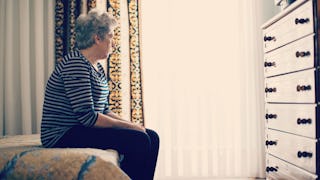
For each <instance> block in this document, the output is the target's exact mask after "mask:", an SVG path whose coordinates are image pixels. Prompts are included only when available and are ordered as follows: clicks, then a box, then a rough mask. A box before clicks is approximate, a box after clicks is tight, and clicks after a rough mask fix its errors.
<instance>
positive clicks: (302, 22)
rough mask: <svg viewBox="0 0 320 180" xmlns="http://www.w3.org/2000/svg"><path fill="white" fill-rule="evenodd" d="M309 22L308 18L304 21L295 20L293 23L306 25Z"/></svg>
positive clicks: (301, 19)
mask: <svg viewBox="0 0 320 180" xmlns="http://www.w3.org/2000/svg"><path fill="white" fill-rule="evenodd" d="M309 21H310V20H309V18H305V19H304V18H300V19H299V18H296V19H295V21H294V22H295V23H296V24H304V23H308V22H309Z"/></svg>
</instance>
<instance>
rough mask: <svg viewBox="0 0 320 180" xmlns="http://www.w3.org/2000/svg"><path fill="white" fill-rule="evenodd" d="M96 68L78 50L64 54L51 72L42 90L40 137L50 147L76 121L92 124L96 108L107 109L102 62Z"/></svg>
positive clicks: (77, 123)
mask: <svg viewBox="0 0 320 180" xmlns="http://www.w3.org/2000/svg"><path fill="white" fill-rule="evenodd" d="M98 69H99V70H98V71H97V70H96V69H95V68H94V67H93V66H92V64H91V63H90V62H89V61H88V60H87V59H86V58H85V57H84V56H83V55H82V54H81V53H80V52H79V51H75V52H72V53H70V54H68V55H66V56H65V57H64V60H63V61H61V62H60V63H59V64H58V65H57V66H56V68H55V70H54V71H53V73H52V74H51V76H50V78H49V80H48V82H47V86H46V92H45V98H44V104H43V113H42V122H41V141H42V144H43V146H45V147H52V146H54V145H55V143H56V142H57V141H58V140H59V139H60V138H61V137H62V136H63V135H64V134H65V133H66V131H68V130H69V129H70V128H72V127H73V126H76V125H82V126H86V127H92V126H93V125H94V124H95V123H96V120H97V117H98V112H100V113H104V114H106V113H107V112H108V111H109V106H108V95H109V88H108V83H107V79H106V77H105V74H104V70H103V68H102V66H101V65H100V64H99V63H98Z"/></svg>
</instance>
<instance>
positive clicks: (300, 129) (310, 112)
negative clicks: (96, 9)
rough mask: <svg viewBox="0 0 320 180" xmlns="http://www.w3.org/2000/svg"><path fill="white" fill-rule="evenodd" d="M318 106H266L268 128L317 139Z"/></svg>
mask: <svg viewBox="0 0 320 180" xmlns="http://www.w3.org/2000/svg"><path fill="white" fill-rule="evenodd" d="M316 107H317V106H316V104H269V103H267V104H266V106H265V120H266V126H267V128H271V129H277V130H281V131H285V132H290V133H293V134H297V135H301V136H305V137H309V138H316V127H317V126H316V123H317V122H316Z"/></svg>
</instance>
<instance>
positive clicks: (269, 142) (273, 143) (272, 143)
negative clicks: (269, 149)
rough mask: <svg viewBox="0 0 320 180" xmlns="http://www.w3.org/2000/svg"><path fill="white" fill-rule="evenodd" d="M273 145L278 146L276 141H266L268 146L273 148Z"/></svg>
mask: <svg viewBox="0 0 320 180" xmlns="http://www.w3.org/2000/svg"><path fill="white" fill-rule="evenodd" d="M272 145H277V142H276V141H268V140H267V141H266V146H272Z"/></svg>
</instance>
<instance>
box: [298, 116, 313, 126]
mask: <svg viewBox="0 0 320 180" xmlns="http://www.w3.org/2000/svg"><path fill="white" fill-rule="evenodd" d="M311 123H312V120H311V119H310V118H308V119H301V118H298V119H297V124H299V125H300V124H311Z"/></svg>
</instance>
